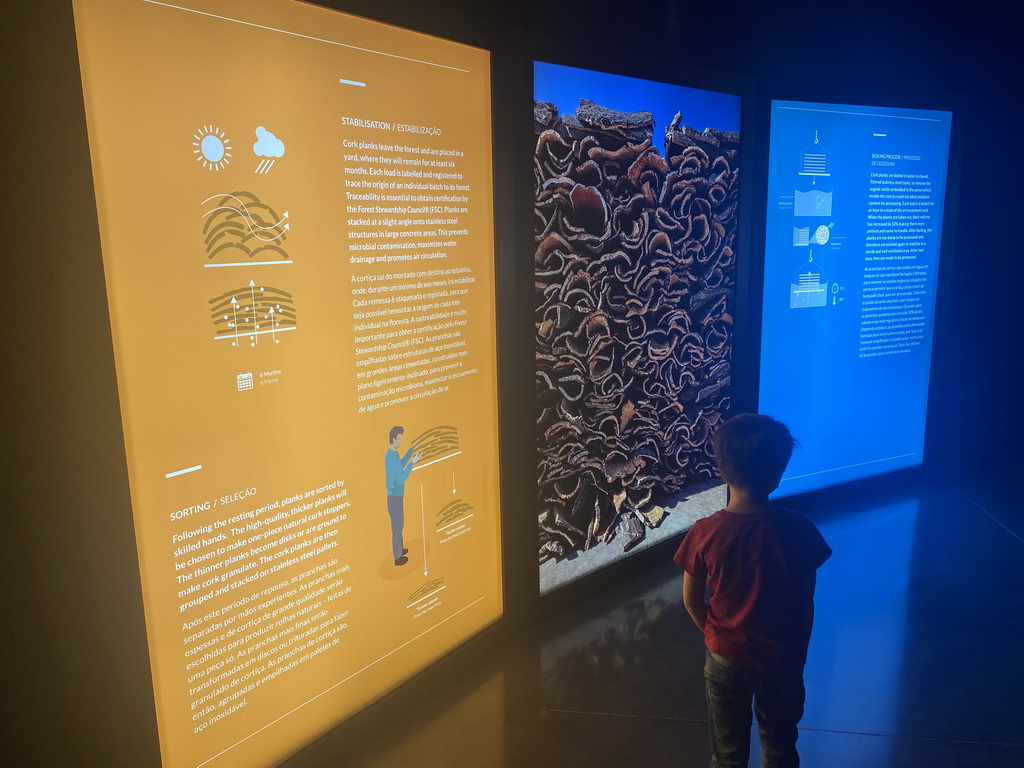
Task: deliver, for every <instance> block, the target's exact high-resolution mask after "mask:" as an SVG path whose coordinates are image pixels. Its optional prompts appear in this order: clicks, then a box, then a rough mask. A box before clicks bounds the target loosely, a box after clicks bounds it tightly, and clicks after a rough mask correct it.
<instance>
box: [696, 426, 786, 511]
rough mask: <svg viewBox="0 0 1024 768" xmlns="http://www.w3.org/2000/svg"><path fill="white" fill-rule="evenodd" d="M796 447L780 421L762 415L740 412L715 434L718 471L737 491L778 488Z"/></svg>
mask: <svg viewBox="0 0 1024 768" xmlns="http://www.w3.org/2000/svg"><path fill="white" fill-rule="evenodd" d="M797 444H798V443H797V441H796V440H794V439H793V435H792V434H790V431H789V427H787V426H786V425H785V424H783V423H782V422H780V421H776V420H775V419H773V418H772V417H771V416H765V415H764V414H761V413H741V414H740V415H739V416H733V417H732V418H731V419H729V420H728V421H726V422H725V423H724V424H723V425H722V426H721V427H719V428H718V431H716V432H715V437H714V448H715V461H716V462H717V463H718V472H719V474H720V475H721V476H722V479H723V480H725V482H727V483H728V484H729V485H731V486H734V487H736V488H742V489H743V490H745V491H755V492H760V493H771V492H772V491H774V490H775V489H776V488H778V487H779V481H780V480H781V479H782V473H783V472H785V471H786V465H787V464H789V459H790V457H791V456H792V455H793V447H794V446H795V445H797Z"/></svg>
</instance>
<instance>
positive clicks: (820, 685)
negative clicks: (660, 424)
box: [339, 478, 1024, 768]
mask: <svg viewBox="0 0 1024 768" xmlns="http://www.w3.org/2000/svg"><path fill="white" fill-rule="evenodd" d="M1008 486H1009V482H1007V479H1006V478H1003V479H1002V482H993V481H991V480H986V479H974V480H962V481H956V482H953V483H941V484H934V483H931V484H921V485H918V486H915V487H913V488H908V489H904V490H901V491H895V492H894V491H888V492H886V493H884V494H880V495H875V496H872V497H869V498H859V499H857V500H856V501H850V502H845V503H842V504H833V505H831V506H829V507H828V508H824V509H820V510H818V511H816V512H815V513H813V514H810V516H811V518H812V519H813V520H814V521H815V522H816V523H817V524H818V526H819V528H820V529H821V531H822V533H823V534H824V535H825V538H826V539H827V540H828V541H829V543H830V544H831V546H832V548H833V549H834V551H835V554H834V556H833V557H832V559H831V560H830V561H829V562H828V563H826V564H825V566H823V567H822V569H821V570H820V571H819V575H818V591H817V600H816V604H817V614H816V618H815V629H814V636H813V638H812V641H811V648H810V654H809V661H808V664H807V668H806V673H805V679H806V684H807V708H806V714H805V715H804V719H803V721H802V722H801V731H800V741H799V747H800V751H801V756H802V764H803V765H804V766H810V767H811V768H818V767H823V768H889V767H890V766H892V767H896V766H898V767H899V768H911V767H913V768H919V767H925V766H927V768H975V767H978V768H981V767H984V768H1022V766H1024V703H1022V699H1021V692H1022V687H1024V653H1022V651H1024V638H1022V629H1024V627H1022V622H1021V617H1022V615H1024V590H1022V586H1024V511H1022V504H1021V503H1020V502H1018V501H1015V500H1014V499H1013V498H1012V497H1011V494H1010V492H1009V490H1007V489H1008ZM702 648H703V644H702V638H701V636H700V634H699V632H698V631H697V630H696V629H695V628H694V627H693V625H692V624H691V623H690V621H689V619H688V617H687V616H686V613H685V611H684V609H683V606H682V601H681V598H680V574H679V573H678V571H677V570H676V569H675V566H673V565H672V564H671V563H666V564H665V565H664V566H659V567H657V568H655V569H654V570H651V571H649V572H647V573H645V574H644V575H642V576H641V577H638V578H635V579H633V580H631V581H630V582H628V583H625V584H622V585H620V586H618V587H616V588H615V589H613V590H611V591H609V592H607V593H605V594H602V595H600V596H599V597H597V598H594V599H591V600H589V601H587V602H586V603H583V604H580V605H578V606H576V607H575V608H574V609H573V610H572V611H569V612H566V613H565V614H563V615H561V616H559V617H558V619H557V620H555V621H549V622H546V623H544V624H541V625H539V626H536V627H533V628H531V629H530V630H528V631H526V632H523V633H520V634H519V635H517V636H515V637H513V638H512V639H511V641H510V642H508V643H507V644H505V645H503V646H502V647H501V649H500V650H499V651H498V652H496V653H492V654H489V655H488V658H487V659H485V660H478V661H475V662H473V663H472V664H470V665H467V667H466V668H465V670H464V671H463V672H462V673H460V674H458V675H455V676H454V678H453V679H452V680H451V685H450V686H445V687H444V689H443V690H441V691H438V693H437V695H436V696H432V697H429V700H426V701H421V704H420V705H418V706H414V707H411V708H410V709H409V711H407V712H406V713H405V715H403V717H402V718H401V719H402V722H401V723H400V724H396V725H395V726H394V727H389V728H387V734H388V735H387V737H386V739H385V738H383V737H375V738H366V739H364V740H363V741H364V743H362V744H361V745H359V746H358V747H356V748H355V749H354V750H353V751H351V752H349V753H348V754H346V755H345V757H344V759H342V760H341V761H340V763H339V764H341V765H346V766H352V767H354V768H382V767H384V766H398V765H407V766H416V767H417V768H419V767H421V766H429V767H430V768H435V767H436V768H441V767H443V768H470V767H472V768H480V767H481V766H507V767H508V768H513V767H515V768H518V767H519V766H548V765H550V766H591V767H592V768H604V767H606V766H650V767H651V768H658V767H660V766H666V767H667V766H673V768H680V767H682V768H688V767H689V766H694V767H698V766H701V767H702V766H707V765H708V763H709V756H710V753H709V749H708V746H707V736H706V728H707V724H706V720H705V711H704V699H703V688H702V672H701V670H702V663H703V652H702ZM753 738H754V739H755V748H754V749H752V751H751V754H752V757H751V762H750V765H751V766H757V765H760V760H759V756H758V754H759V753H758V749H757V748H756V736H754V737H753Z"/></svg>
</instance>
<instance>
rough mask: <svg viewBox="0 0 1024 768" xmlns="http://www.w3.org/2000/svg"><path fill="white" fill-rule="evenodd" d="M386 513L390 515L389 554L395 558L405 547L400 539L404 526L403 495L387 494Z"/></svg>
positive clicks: (398, 556)
mask: <svg viewBox="0 0 1024 768" xmlns="http://www.w3.org/2000/svg"><path fill="white" fill-rule="evenodd" d="M388 515H389V516H390V517H391V554H393V555H394V556H395V560H397V559H398V558H400V557H401V556H402V550H403V549H404V548H405V544H404V543H403V541H402V528H404V527H405V497H404V496H388Z"/></svg>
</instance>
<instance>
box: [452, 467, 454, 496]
mask: <svg viewBox="0 0 1024 768" xmlns="http://www.w3.org/2000/svg"><path fill="white" fill-rule="evenodd" d="M452 493H455V470H454V469H453V470H452Z"/></svg>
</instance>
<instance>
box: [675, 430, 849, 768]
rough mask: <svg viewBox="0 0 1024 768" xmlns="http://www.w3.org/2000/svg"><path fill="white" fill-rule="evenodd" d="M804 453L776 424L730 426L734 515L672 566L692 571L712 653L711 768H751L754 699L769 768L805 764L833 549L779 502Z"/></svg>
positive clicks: (690, 541)
mask: <svg viewBox="0 0 1024 768" xmlns="http://www.w3.org/2000/svg"><path fill="white" fill-rule="evenodd" d="M794 445H795V441H794V440H793V436H792V435H791V434H790V432H789V429H788V428H787V427H786V426H785V425H784V424H781V423H779V422H778V421H775V420H774V419H772V418H771V417H769V416H764V415H760V414H750V413H747V414H742V415H740V416H736V417H734V418H732V419H729V420H728V421H727V422H725V424H723V425H722V426H721V427H720V428H719V430H718V431H717V432H716V433H715V437H714V450H715V460H716V462H717V463H718V470H719V473H720V474H721V476H722V479H723V480H725V482H726V483H727V484H728V485H729V504H728V506H726V508H725V509H722V510H719V511H718V512H716V513H715V514H713V515H711V516H710V517H708V518H705V519H704V520H699V521H697V522H696V523H695V524H694V525H693V528H691V529H690V531H689V532H688V533H687V534H686V537H685V538H684V539H683V543H682V544H681V545H680V546H679V550H678V551H677V552H676V554H675V557H674V558H673V559H674V560H675V562H676V564H677V565H678V566H679V567H681V568H682V569H683V571H684V574H683V604H684V605H685V606H686V610H687V612H688V613H689V614H690V617H691V618H692V619H693V621H694V623H695V624H696V625H697V626H698V627H699V628H700V629H701V630H702V631H703V632H704V644H705V646H706V647H707V651H706V653H705V661H704V683H705V686H704V687H705V694H706V696H707V702H708V725H709V729H710V735H711V754H712V758H711V768H746V765H747V760H748V758H749V754H750V725H751V722H752V721H751V711H750V710H751V700H753V705H754V713H755V714H756V715H757V723H758V733H759V735H760V738H761V760H762V762H761V765H762V768H796V766H799V764H800V758H799V756H798V755H797V750H796V740H797V723H798V722H800V718H801V717H802V716H803V711H804V681H803V668H804V662H805V661H806V660H807V644H808V642H809V641H810V637H811V624H812V622H813V618H814V584H815V571H816V570H817V569H818V567H819V566H821V564H822V563H824V562H825V561H826V560H827V559H828V558H829V556H830V555H831V554H832V550H831V549H830V548H829V546H828V544H826V543H825V540H824V538H822V536H821V533H819V532H818V529H817V528H815V527H814V525H813V524H812V523H811V522H810V521H809V520H807V519H806V518H805V517H803V516H801V515H798V514H796V513H794V512H790V511H788V510H785V509H779V508H778V507H774V506H771V505H770V504H769V502H768V494H770V493H771V492H772V491H774V490H775V489H776V488H777V487H778V485H779V481H780V480H781V479H782V473H783V471H785V469H786V465H787V464H788V463H789V459H790V457H791V456H792V454H793V446H794ZM707 592H710V597H709V599H708V601H707V603H705V594H706V593H707Z"/></svg>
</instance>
